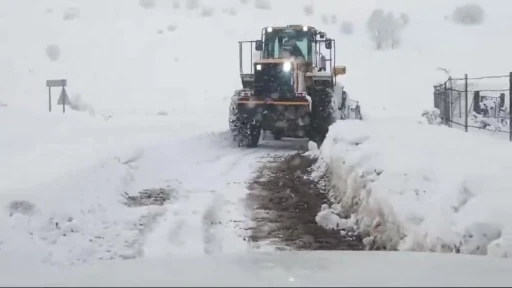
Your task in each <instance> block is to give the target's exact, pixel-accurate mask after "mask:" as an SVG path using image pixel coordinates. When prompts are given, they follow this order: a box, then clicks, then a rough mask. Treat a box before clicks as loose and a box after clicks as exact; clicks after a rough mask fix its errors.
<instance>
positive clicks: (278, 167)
mask: <svg viewBox="0 0 512 288" xmlns="http://www.w3.org/2000/svg"><path fill="white" fill-rule="evenodd" d="M316 161H317V159H315V158H312V157H308V156H304V155H303V154H302V153H295V154H292V155H287V156H274V157H273V159H272V160H271V161H270V162H269V163H267V164H266V165H264V166H263V167H262V168H261V169H260V170H259V171H258V174H257V176H256V177H255V178H254V180H253V181H252V183H250V185H249V190H250V193H249V195H248V199H247V200H248V201H247V205H248V206H249V207H248V208H249V209H250V210H249V211H252V215H251V218H252V220H253V222H254V223H255V224H254V226H253V227H251V228H250V232H251V233H250V234H251V235H250V237H249V240H250V241H251V242H253V243H255V244H256V243H257V242H267V243H268V242H270V243H272V244H274V245H275V246H276V248H277V249H280V250H364V249H365V246H364V245H363V241H362V237H361V236H360V235H358V234H357V232H355V231H343V233H341V232H340V231H339V230H329V229H326V228H324V227H322V226H320V225H318V224H317V223H316V220H315V217H316V215H317V214H318V212H319V211H320V208H321V206H322V204H328V205H330V204H331V203H330V201H329V200H328V197H327V187H326V185H325V183H326V181H325V180H326V179H325V178H324V179H320V180H314V179H312V178H311V172H312V171H311V167H312V166H313V165H314V164H315V163H316Z"/></svg>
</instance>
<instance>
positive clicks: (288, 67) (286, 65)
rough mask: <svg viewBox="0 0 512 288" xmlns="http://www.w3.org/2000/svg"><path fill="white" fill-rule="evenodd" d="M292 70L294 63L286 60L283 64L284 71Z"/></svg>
mask: <svg viewBox="0 0 512 288" xmlns="http://www.w3.org/2000/svg"><path fill="white" fill-rule="evenodd" d="M290 70H292V63H290V62H284V64H283V71H284V72H288V71H290Z"/></svg>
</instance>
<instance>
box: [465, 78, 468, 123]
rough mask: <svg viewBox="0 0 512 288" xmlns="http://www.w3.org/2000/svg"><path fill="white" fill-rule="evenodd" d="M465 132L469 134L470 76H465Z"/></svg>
mask: <svg viewBox="0 0 512 288" xmlns="http://www.w3.org/2000/svg"><path fill="white" fill-rule="evenodd" d="M464 97H465V99H466V100H465V101H464V116H465V118H466V119H464V130H466V132H468V74H464Z"/></svg>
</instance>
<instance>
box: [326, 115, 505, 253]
mask: <svg viewBox="0 0 512 288" xmlns="http://www.w3.org/2000/svg"><path fill="white" fill-rule="evenodd" d="M488 147H492V149H485V148H488ZM483 149H485V150H483ZM509 150H510V143H507V142H504V141H500V140H495V139H492V138H489V137H485V136H482V135H477V134H470V133H464V132H462V131H458V130H455V129H450V128H448V127H443V126H432V125H428V124H419V123H413V122H411V123H407V122H403V121H400V119H394V120H393V119H388V120H383V119H380V120H379V121H367V122H361V121H350V120H349V121H344V122H343V121H339V122H338V123H336V124H335V125H333V126H332V127H331V128H330V131H329V134H328V136H327V139H326V141H325V143H324V145H323V146H322V147H321V149H320V157H321V159H322V161H320V164H318V167H317V169H320V170H322V169H323V170H325V169H326V168H327V167H328V170H327V171H328V173H330V176H331V178H332V191H331V196H332V199H333V200H334V201H335V202H336V203H337V204H339V205H341V211H342V212H343V213H344V214H345V215H348V216H350V215H351V214H355V215H354V216H355V218H356V219H357V227H358V229H359V230H360V231H362V232H363V233H364V234H366V235H368V236H370V237H372V239H373V241H372V246H378V247H385V248H388V249H398V250H414V251H436V252H452V251H457V252H458V251H460V252H461V253H468V254H481V255H491V254H492V255H497V256H502V257H512V221H511V219H512V212H511V210H510V204H511V203H512V196H511V195H510V191H511V189H512V184H510V178H511V177H512V166H511V164H510V163H512V156H509V155H510V153H509ZM484 151H485V153H484Z"/></svg>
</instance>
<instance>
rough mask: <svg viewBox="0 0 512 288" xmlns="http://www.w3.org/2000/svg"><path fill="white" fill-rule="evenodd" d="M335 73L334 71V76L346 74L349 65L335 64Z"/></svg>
mask: <svg viewBox="0 0 512 288" xmlns="http://www.w3.org/2000/svg"><path fill="white" fill-rule="evenodd" d="M333 73H334V77H336V76H339V75H345V74H347V67H345V66H334V69H333Z"/></svg>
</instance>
